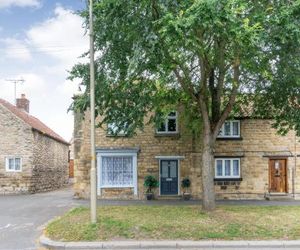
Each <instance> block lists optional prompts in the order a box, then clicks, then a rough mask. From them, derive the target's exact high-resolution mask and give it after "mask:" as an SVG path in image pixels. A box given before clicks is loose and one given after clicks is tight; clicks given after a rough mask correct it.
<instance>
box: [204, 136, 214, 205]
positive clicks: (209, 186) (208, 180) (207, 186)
mask: <svg viewBox="0 0 300 250" xmlns="http://www.w3.org/2000/svg"><path fill="white" fill-rule="evenodd" d="M215 207H216V202H215V187H214V155H213V139H212V135H211V134H210V133H209V132H206V133H203V149H202V208H203V209H204V210H206V211H211V210H214V209H215Z"/></svg>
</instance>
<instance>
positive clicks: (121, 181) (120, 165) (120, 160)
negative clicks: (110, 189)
mask: <svg viewBox="0 0 300 250" xmlns="http://www.w3.org/2000/svg"><path fill="white" fill-rule="evenodd" d="M132 163H133V159H132V156H103V157H102V171H101V172H102V173H101V183H102V185H104V186H115V187H128V186H132V185H133V164H132Z"/></svg>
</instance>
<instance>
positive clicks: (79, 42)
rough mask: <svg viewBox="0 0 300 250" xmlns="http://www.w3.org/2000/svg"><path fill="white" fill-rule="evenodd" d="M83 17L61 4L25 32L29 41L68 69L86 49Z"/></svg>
mask: <svg viewBox="0 0 300 250" xmlns="http://www.w3.org/2000/svg"><path fill="white" fill-rule="evenodd" d="M82 23H83V19H82V18H81V17H80V16H78V15H76V14H74V13H73V12H72V11H71V10H67V9H65V8H63V7H61V6H57V7H56V8H55V10H54V17H53V18H50V19H48V20H46V21H44V22H42V23H40V24H38V25H36V26H34V27H32V28H31V29H30V30H29V31H28V32H27V37H28V40H29V42H30V43H31V44H32V46H33V47H35V48H36V49H37V50H39V51H40V52H41V53H44V54H47V55H49V56H51V57H53V58H55V59H58V60H59V61H60V62H61V63H62V64H63V66H64V67H65V69H69V68H70V67H71V66H73V65H74V62H76V61H79V57H80V56H81V55H82V54H83V53H84V52H86V51H87V50H88V37H87V36H84V29H83V28H80V27H82Z"/></svg>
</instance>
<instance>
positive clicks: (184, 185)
mask: <svg viewBox="0 0 300 250" xmlns="http://www.w3.org/2000/svg"><path fill="white" fill-rule="evenodd" d="M181 186H182V188H183V193H182V197H183V199H184V200H189V199H191V194H190V193H189V187H190V186H191V180H190V179H189V178H188V177H185V178H183V179H182V181H181Z"/></svg>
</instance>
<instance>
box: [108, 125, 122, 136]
mask: <svg viewBox="0 0 300 250" xmlns="http://www.w3.org/2000/svg"><path fill="white" fill-rule="evenodd" d="M118 129H119V128H118V126H117V125H116V123H108V124H107V134H108V135H113V134H115V133H116V132H117V131H118ZM117 135H118V136H125V135H126V132H125V131H124V130H123V129H120V130H119V132H118V133H117Z"/></svg>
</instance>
